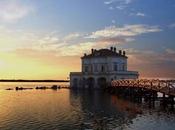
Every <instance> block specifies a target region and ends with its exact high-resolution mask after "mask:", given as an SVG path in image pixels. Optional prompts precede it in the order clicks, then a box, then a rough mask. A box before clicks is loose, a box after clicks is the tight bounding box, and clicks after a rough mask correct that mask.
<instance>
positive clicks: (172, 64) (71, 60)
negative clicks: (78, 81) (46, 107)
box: [0, 0, 175, 79]
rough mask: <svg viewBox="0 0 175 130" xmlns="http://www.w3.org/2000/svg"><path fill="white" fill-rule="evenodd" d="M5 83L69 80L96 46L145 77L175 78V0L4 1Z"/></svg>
mask: <svg viewBox="0 0 175 130" xmlns="http://www.w3.org/2000/svg"><path fill="white" fill-rule="evenodd" d="M0 8H1V11H0V79H68V77H69V72H71V71H81V60H80V57H81V56H82V55H83V54H84V53H90V50H91V48H95V49H100V48H109V47H110V46H115V47H116V48H117V50H120V49H122V50H125V51H126V54H127V56H128V69H129V70H136V71H139V73H140V77H143V78H144V77H151V78H152V77H153V78H175V14H174V12H175V1H174V0H0Z"/></svg>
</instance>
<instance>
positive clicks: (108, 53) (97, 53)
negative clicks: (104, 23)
mask: <svg viewBox="0 0 175 130" xmlns="http://www.w3.org/2000/svg"><path fill="white" fill-rule="evenodd" d="M92 57H123V58H128V57H127V56H125V55H123V54H119V53H117V52H116V51H112V50H110V49H100V50H93V53H91V54H88V55H84V56H83V57H81V58H92Z"/></svg>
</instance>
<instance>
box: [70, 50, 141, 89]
mask: <svg viewBox="0 0 175 130" xmlns="http://www.w3.org/2000/svg"><path fill="white" fill-rule="evenodd" d="M127 58H128V57H127V56H126V55H125V51H121V50H119V52H117V51H116V48H115V47H111V48H110V49H100V50H94V49H92V50H91V54H88V55H87V54H84V56H83V57H81V60H82V72H71V73H70V86H71V87H75V88H101V87H106V86H107V85H109V84H110V82H111V81H112V80H116V79H137V78H138V76H139V74H138V72H137V71H128V70H127Z"/></svg>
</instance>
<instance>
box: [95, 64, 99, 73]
mask: <svg viewBox="0 0 175 130" xmlns="http://www.w3.org/2000/svg"><path fill="white" fill-rule="evenodd" d="M94 72H98V68H97V64H95V65H94Z"/></svg>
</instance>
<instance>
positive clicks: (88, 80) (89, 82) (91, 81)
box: [86, 77, 95, 89]
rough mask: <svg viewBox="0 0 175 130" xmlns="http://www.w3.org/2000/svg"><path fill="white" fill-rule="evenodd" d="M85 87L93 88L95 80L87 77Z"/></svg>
mask: <svg viewBox="0 0 175 130" xmlns="http://www.w3.org/2000/svg"><path fill="white" fill-rule="evenodd" d="M86 83H87V86H88V88H90V89H91V88H94V85H95V80H94V78H92V77H89V78H88V79H87V82H86Z"/></svg>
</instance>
